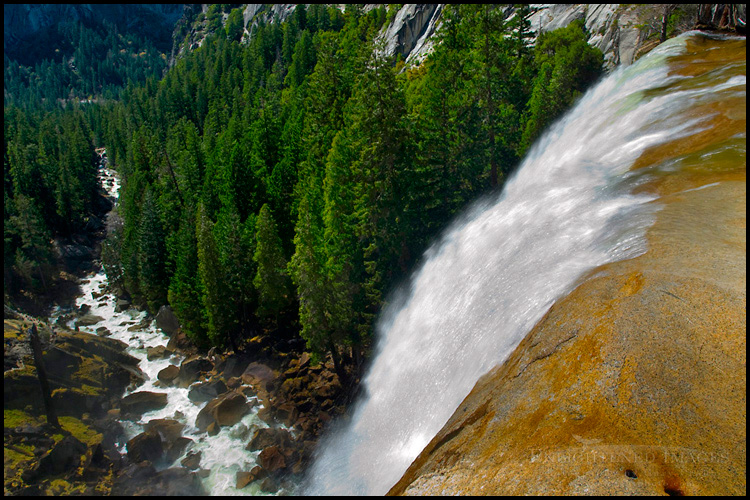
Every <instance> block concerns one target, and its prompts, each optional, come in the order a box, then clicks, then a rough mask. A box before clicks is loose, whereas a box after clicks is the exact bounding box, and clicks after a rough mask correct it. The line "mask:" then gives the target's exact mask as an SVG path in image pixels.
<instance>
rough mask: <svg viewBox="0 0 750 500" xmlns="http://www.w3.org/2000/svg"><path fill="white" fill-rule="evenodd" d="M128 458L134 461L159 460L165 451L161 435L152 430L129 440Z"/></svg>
mask: <svg viewBox="0 0 750 500" xmlns="http://www.w3.org/2000/svg"><path fill="white" fill-rule="evenodd" d="M127 447H128V458H129V459H130V460H132V461H133V462H136V463H137V462H143V461H144V460H145V461H148V462H151V463H153V462H155V461H156V460H159V459H160V458H161V456H162V454H163V453H164V446H163V445H162V441H161V436H159V433H158V432H156V431H155V430H150V431H146V432H142V433H141V434H138V435H137V436H136V437H134V438H133V439H131V440H130V441H128V443H127Z"/></svg>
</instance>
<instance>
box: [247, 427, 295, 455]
mask: <svg viewBox="0 0 750 500" xmlns="http://www.w3.org/2000/svg"><path fill="white" fill-rule="evenodd" d="M291 444H292V436H291V434H289V431H287V430H285V429H274V428H272V427H264V428H261V429H257V430H256V431H255V433H254V434H253V438H252V439H251V440H250V442H249V443H248V444H247V446H246V447H245V449H246V450H248V451H256V450H262V449H263V448H268V447H270V446H279V447H282V448H285V447H288V446H291Z"/></svg>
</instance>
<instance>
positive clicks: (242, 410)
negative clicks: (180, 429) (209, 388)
mask: <svg viewBox="0 0 750 500" xmlns="http://www.w3.org/2000/svg"><path fill="white" fill-rule="evenodd" d="M250 408H251V407H250V405H249V404H248V403H247V398H245V395H244V394H242V393H241V392H239V391H232V392H227V393H225V394H223V395H221V396H219V397H218V398H216V399H214V400H213V401H209V402H208V404H207V405H206V406H204V407H203V409H201V411H200V412H199V413H198V416H197V417H196V419H195V426H196V427H198V429H199V430H201V431H205V430H206V429H208V426H209V425H211V424H212V423H214V422H215V423H216V424H217V425H219V426H230V425H234V424H236V423H237V422H239V421H240V420H241V419H242V417H244V416H245V415H246V414H247V413H248V412H249V411H250Z"/></svg>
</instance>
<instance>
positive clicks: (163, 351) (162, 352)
mask: <svg viewBox="0 0 750 500" xmlns="http://www.w3.org/2000/svg"><path fill="white" fill-rule="evenodd" d="M170 354H172V351H170V350H169V349H167V346H165V345H158V346H156V347H147V348H146V359H148V360H149V361H153V360H155V359H161V358H165V357H167V356H169V355H170Z"/></svg>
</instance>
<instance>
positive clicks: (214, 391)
mask: <svg viewBox="0 0 750 500" xmlns="http://www.w3.org/2000/svg"><path fill="white" fill-rule="evenodd" d="M226 391H227V385H226V384H225V383H224V381H223V380H221V379H216V380H211V381H209V382H203V383H201V384H195V385H193V386H192V387H191V388H190V391H189V392H188V399H190V401H192V402H193V403H196V404H197V403H203V402H205V401H210V400H211V399H215V398H216V397H217V396H219V395H220V394H223V393H225V392H226Z"/></svg>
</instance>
